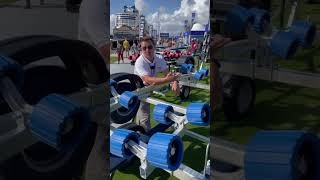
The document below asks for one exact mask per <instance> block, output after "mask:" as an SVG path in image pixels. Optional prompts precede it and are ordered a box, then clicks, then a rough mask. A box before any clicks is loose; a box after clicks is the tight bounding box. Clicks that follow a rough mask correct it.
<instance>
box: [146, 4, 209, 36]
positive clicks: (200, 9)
mask: <svg viewBox="0 0 320 180" xmlns="http://www.w3.org/2000/svg"><path fill="white" fill-rule="evenodd" d="M209 8H210V7H209V0H182V1H181V4H180V7H179V8H178V9H177V10H175V11H174V12H173V13H172V12H171V13H169V12H167V11H166V9H165V7H159V9H158V10H159V11H160V22H161V32H168V33H170V34H176V33H178V32H183V31H184V20H186V19H187V20H188V21H189V22H190V21H191V14H192V12H196V22H198V23H201V24H207V23H208V19H209ZM147 21H148V23H150V24H153V25H154V27H156V29H157V27H158V25H157V24H158V12H155V13H153V14H150V15H148V16H147Z"/></svg>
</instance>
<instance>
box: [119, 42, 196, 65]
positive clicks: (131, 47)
mask: <svg viewBox="0 0 320 180" xmlns="http://www.w3.org/2000/svg"><path fill="white" fill-rule="evenodd" d="M182 45H183V43H182V42H180V41H177V40H171V39H161V40H158V41H157V42H156V46H164V47H167V48H176V47H181V46H182ZM201 46H202V42H201V41H200V40H198V39H191V42H190V47H189V50H188V51H190V52H195V51H197V50H200V49H201ZM140 52H141V49H140V48H139V43H138V41H137V40H135V41H132V43H130V42H129V41H128V39H125V40H124V41H122V42H121V41H117V46H116V54H117V57H118V64H120V62H121V61H122V63H124V58H128V59H129V57H130V56H131V55H134V54H136V53H138V54H140Z"/></svg>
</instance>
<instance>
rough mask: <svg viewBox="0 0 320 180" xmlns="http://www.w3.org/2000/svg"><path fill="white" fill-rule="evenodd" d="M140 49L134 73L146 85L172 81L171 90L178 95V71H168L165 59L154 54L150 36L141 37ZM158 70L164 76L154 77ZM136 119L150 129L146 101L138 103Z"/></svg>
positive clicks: (148, 109) (148, 110)
mask: <svg viewBox="0 0 320 180" xmlns="http://www.w3.org/2000/svg"><path fill="white" fill-rule="evenodd" d="M140 49H141V51H142V55H141V56H140V57H139V58H138V59H137V61H136V62H135V66H134V74H136V75H138V76H140V77H141V79H142V80H143V83H144V85H146V86H148V85H158V84H164V83H169V82H173V83H172V91H173V92H174V93H175V94H176V95H179V93H180V89H179V84H178V81H177V78H178V77H179V76H180V73H176V74H174V73H170V72H169V70H168V66H167V64H166V62H165V60H164V59H163V58H161V57H160V56H156V54H155V43H154V41H153V39H152V38H151V37H143V38H142V39H141V40H140ZM160 72H163V73H164V74H166V76H165V77H156V76H157V74H158V73H160ZM137 119H138V124H139V125H140V126H142V127H143V128H144V129H145V130H146V131H149V130H150V128H151V125H150V106H149V104H148V103H144V102H141V103H140V107H139V110H138V113H137Z"/></svg>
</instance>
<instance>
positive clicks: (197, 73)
mask: <svg viewBox="0 0 320 180" xmlns="http://www.w3.org/2000/svg"><path fill="white" fill-rule="evenodd" d="M193 76H194V78H196V79H198V80H201V79H202V78H203V73H201V72H199V71H197V72H195V73H194V75H193Z"/></svg>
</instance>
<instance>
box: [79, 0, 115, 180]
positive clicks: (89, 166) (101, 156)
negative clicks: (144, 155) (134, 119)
mask: <svg viewBox="0 0 320 180" xmlns="http://www.w3.org/2000/svg"><path fill="white" fill-rule="evenodd" d="M109 14H110V13H109V1H105V0H83V1H82V3H81V5H80V9H79V24H78V39H79V40H82V41H85V42H87V43H89V44H91V45H92V46H93V47H95V48H96V49H97V50H98V51H99V52H100V54H101V56H102V57H103V58H104V60H105V62H106V65H107V64H109V62H108V61H109V59H110V58H109V54H110V48H109V47H110V36H109V34H110V32H109V31H110V28H109V22H108V19H109ZM107 68H109V67H108V66H107ZM108 126H109V125H108V124H107V122H103V123H101V124H99V125H98V129H97V135H96V139H95V143H94V146H93V148H92V150H91V153H90V155H89V158H88V160H87V163H86V169H85V178H84V179H86V180H91V179H92V180H106V179H108V178H109V160H108V156H107V154H108V153H107V152H108V150H109V143H107V142H108V137H107V132H108V130H107V127H108Z"/></svg>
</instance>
